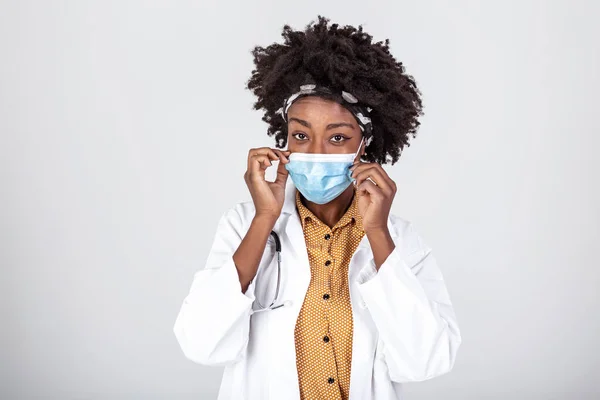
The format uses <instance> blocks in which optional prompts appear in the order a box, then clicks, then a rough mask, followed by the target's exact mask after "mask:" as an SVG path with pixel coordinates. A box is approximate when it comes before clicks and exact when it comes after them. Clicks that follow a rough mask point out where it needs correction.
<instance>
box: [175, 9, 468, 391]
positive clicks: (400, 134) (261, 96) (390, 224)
mask: <svg viewBox="0 0 600 400" xmlns="http://www.w3.org/2000/svg"><path fill="white" fill-rule="evenodd" d="M328 23H329V20H328V19H326V18H324V17H321V16H319V18H318V22H317V23H314V22H313V23H311V24H309V25H308V26H307V27H306V29H305V30H304V31H293V30H291V29H290V27H289V26H287V25H286V26H285V27H284V30H283V37H284V39H285V43H284V44H272V45H270V46H268V47H266V48H263V47H256V48H255V49H254V51H253V55H254V61H255V65H256V69H255V70H254V71H253V74H252V77H251V78H250V80H249V82H248V88H249V89H250V90H252V91H253V92H254V94H255V95H256V96H257V98H258V100H257V102H256V103H255V108H256V109H262V110H264V112H265V114H264V117H263V120H264V121H266V122H267V123H268V124H269V128H268V134H269V135H275V139H276V141H277V146H276V147H277V148H268V147H263V148H256V149H251V150H250V151H249V153H248V167H247V171H246V174H245V181H246V184H247V186H248V188H249V191H250V194H251V196H252V201H251V202H243V203H239V204H237V205H236V206H235V207H233V208H232V209H230V210H229V211H228V212H227V213H225V215H223V217H222V218H221V220H220V222H219V225H218V228H217V232H216V237H215V240H214V243H213V245H212V249H211V251H210V254H209V256H208V260H207V263H206V266H205V268H204V269H202V270H200V271H198V272H197V273H196V274H195V276H194V280H193V283H192V286H191V289H190V292H189V294H188V295H187V297H186V298H185V300H184V301H183V304H182V306H181V310H180V312H179V314H178V316H177V320H176V322H175V326H174V332H175V335H176V337H177V340H178V341H179V344H180V346H181V348H182V350H183V352H184V354H185V356H186V357H187V358H189V359H191V360H192V361H195V362H197V363H200V364H204V365H215V366H225V372H224V375H223V379H222V383H221V388H220V392H219V399H221V400H225V399H228V400H229V399H277V400H280V399H299V398H300V399H356V400H366V399H377V400H384V399H401V398H402V394H401V384H402V382H409V381H421V380H425V379H429V378H432V377H435V376H438V375H441V374H444V373H446V372H448V371H450V369H452V366H453V365H454V361H455V357H456V352H457V349H458V347H459V345H460V342H461V339H460V333H459V329H458V325H457V322H456V318H455V315H454V311H453V308H452V305H451V302H450V299H449V296H448V293H447V290H446V287H445V285H444V282H443V279H442V274H441V272H440V270H439V269H438V266H437V265H436V261H435V259H434V257H433V255H432V253H431V249H430V248H429V247H428V246H427V245H426V244H425V243H424V242H423V240H422V239H421V237H420V236H419V235H418V234H417V233H416V232H415V230H414V229H413V226H412V225H411V224H410V223H409V222H408V221H406V220H404V219H402V218H400V217H397V216H393V215H389V214H390V207H391V205H392V201H393V199H394V196H395V194H396V183H395V182H394V181H393V180H392V179H391V178H390V177H389V176H388V175H387V173H386V172H385V170H384V169H383V168H382V167H381V164H384V163H386V162H391V163H392V164H393V163H395V162H396V161H397V160H398V158H399V156H400V153H401V151H402V149H403V148H404V146H405V145H406V146H408V145H409V143H408V141H409V137H410V136H413V137H414V135H415V133H416V129H417V127H418V126H419V122H418V120H417V118H418V116H419V115H421V114H422V111H421V99H420V95H419V91H418V89H417V87H416V85H415V82H414V80H413V78H412V77H411V76H410V75H407V74H405V72H404V67H403V66H402V64H401V63H400V62H397V61H396V60H395V59H394V57H393V56H392V55H391V54H390V53H389V47H388V43H389V41H388V40H386V41H385V44H384V43H382V42H377V43H372V38H371V36H370V35H368V34H367V33H365V32H363V30H362V26H359V28H358V29H356V28H353V27H351V26H344V27H340V26H338V25H337V24H332V25H331V26H329V24H328ZM286 145H287V150H282V149H283V148H284V147H285V146H286ZM361 160H364V161H361ZM273 161H279V165H278V167H277V177H276V179H275V181H274V182H268V181H266V180H265V170H266V169H267V168H268V167H269V166H270V165H271V164H272V162H273ZM272 231H273V232H274V233H275V234H272V233H271V232H272ZM277 250H280V251H279V252H278V251H277ZM278 260H279V261H280V263H278Z"/></svg>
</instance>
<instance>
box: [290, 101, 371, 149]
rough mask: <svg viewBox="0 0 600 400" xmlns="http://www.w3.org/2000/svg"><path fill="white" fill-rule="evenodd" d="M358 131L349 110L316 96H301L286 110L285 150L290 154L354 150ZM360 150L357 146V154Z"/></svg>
mask: <svg viewBox="0 0 600 400" xmlns="http://www.w3.org/2000/svg"><path fill="white" fill-rule="evenodd" d="M361 139H362V132H361V130H360V127H359V126H358V123H357V122H356V119H355V118H354V116H353V115H352V113H351V112H350V111H348V110H347V109H346V108H345V107H344V106H342V105H341V104H339V103H337V102H335V101H331V100H326V99H323V98H321V97H317V96H305V97H302V98H300V99H298V100H296V101H295V102H294V104H292V105H291V107H290V108H289V110H288V150H290V151H291V152H292V153H294V152H299V153H319V154H341V153H346V154H348V153H356V150H357V149H358V146H359V145H360V141H361ZM363 152H364V146H361V151H360V153H359V154H362V153H363Z"/></svg>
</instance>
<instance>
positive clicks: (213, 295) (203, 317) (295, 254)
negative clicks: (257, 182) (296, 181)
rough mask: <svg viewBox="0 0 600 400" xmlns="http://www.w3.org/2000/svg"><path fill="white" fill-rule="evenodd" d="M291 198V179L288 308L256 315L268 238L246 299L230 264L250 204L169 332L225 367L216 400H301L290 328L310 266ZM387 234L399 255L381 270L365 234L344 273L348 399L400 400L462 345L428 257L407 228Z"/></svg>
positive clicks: (195, 356)
mask: <svg viewBox="0 0 600 400" xmlns="http://www.w3.org/2000/svg"><path fill="white" fill-rule="evenodd" d="M295 190H296V189H295V187H294V185H293V183H292V181H291V179H289V178H288V182H287V185H286V195H285V202H284V206H283V209H282V213H281V215H280V217H279V219H278V220H277V222H276V224H275V226H274V228H273V229H274V230H275V232H277V233H278V234H279V237H280V239H281V248H282V249H281V268H282V273H281V283H280V285H281V286H280V295H279V299H280V301H286V304H287V305H286V306H284V307H281V308H278V309H275V310H272V311H266V312H258V313H254V314H253V313H252V310H253V309H255V308H257V307H258V306H257V304H256V302H255V298H256V297H258V299H259V300H260V301H261V303H262V304H267V305H268V304H269V303H270V300H271V299H272V297H273V296H274V292H275V284H276V270H277V262H276V257H274V254H275V248H274V242H273V241H272V240H271V238H270V239H269V242H268V243H267V246H266V248H265V251H264V254H263V257H262V259H261V262H260V264H259V268H258V272H257V275H256V277H255V279H254V280H253V281H252V283H251V284H250V286H249V288H248V290H247V291H246V293H242V291H241V286H240V282H239V279H238V274H237V271H236V268H235V265H234V262H233V258H232V256H233V253H234V252H235V251H236V249H237V248H238V246H239V244H240V242H241V241H242V239H243V238H244V235H245V233H246V232H247V231H248V229H249V226H250V223H251V221H252V218H253V216H254V214H255V209H254V205H253V203H252V202H251V201H249V202H243V203H239V204H237V205H236V206H235V207H233V208H232V209H230V210H229V211H228V212H226V213H225V214H224V215H223V216H222V217H221V220H220V222H219V225H218V228H217V232H216V237H215V239H214V242H213V245H212V248H211V250H210V254H209V256H208V260H207V262H206V266H205V268H204V269H202V270H199V271H198V272H196V274H195V275H194V279H193V282H192V285H191V289H190V291H189V294H188V295H187V296H186V297H185V299H184V300H183V304H182V306H181V309H180V311H179V314H178V315H177V319H176V321H175V325H174V328H173V329H174V332H175V336H176V338H177V340H178V342H179V345H180V346H181V349H182V350H183V353H184V354H185V356H186V357H187V358H188V359H190V360H192V361H194V362H196V363H199V364H203V365H214V366H225V371H224V373H223V378H222V381H221V386H220V391H219V397H218V400H242V399H248V400H268V399H272V400H285V399H299V398H300V396H299V388H298V375H297V370H296V353H295V346H294V327H295V324H296V319H297V317H298V313H299V311H300V307H301V306H302V303H303V301H304V297H305V295H306V291H307V288H308V285H309V281H310V266H309V261H308V254H307V250H306V244H305V241H304V235H303V232H302V226H301V224H300V218H299V216H298V213H297V211H296V209H295ZM388 227H389V230H390V233H391V235H392V239H393V241H394V243H395V245H396V248H395V249H394V250H393V252H392V253H391V254H390V255H389V257H388V258H387V259H386V260H385V262H384V263H383V265H381V267H380V269H379V271H377V270H376V269H375V263H374V261H373V253H372V251H371V247H370V245H369V241H368V239H367V236H366V235H365V236H364V237H363V239H362V241H361V242H360V244H359V246H358V248H357V250H356V251H355V253H354V255H353V257H352V259H351V261H350V265H349V270H348V282H349V287H350V298H351V302H352V315H353V321H354V331H353V332H354V333H353V341H352V365H351V380H350V400H370V399H373V400H388V399H389V400H396V399H402V398H403V396H402V382H410V381H422V380H425V379H430V378H433V377H436V376H439V375H441V374H444V373H446V372H448V371H450V370H451V369H452V367H453V365H454V361H455V358H456V353H457V350H458V348H459V345H460V343H461V337H460V332H459V328H458V325H457V321H456V317H455V314H454V310H453V308H452V304H451V302H450V298H449V296H448V292H447V290H446V287H445V285H444V281H443V277H442V274H441V272H440V270H439V268H438V266H437V264H436V261H435V259H434V257H433V255H432V253H431V249H430V248H429V247H428V246H427V245H425V244H424V242H423V241H422V239H421V237H420V236H419V235H418V234H417V233H416V232H415V230H414V229H413V227H412V225H411V224H410V222H408V221H406V220H404V219H402V218H399V217H396V216H393V215H391V216H390V218H389V219H388ZM315 343H316V342H315ZM327 378H328V377H327V376H324V377H323V379H327ZM311 400H312V399H311Z"/></svg>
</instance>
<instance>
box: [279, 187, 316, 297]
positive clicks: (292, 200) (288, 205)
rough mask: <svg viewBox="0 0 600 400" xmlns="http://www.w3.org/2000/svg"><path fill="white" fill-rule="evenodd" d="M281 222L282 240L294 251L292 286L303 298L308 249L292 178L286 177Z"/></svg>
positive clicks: (306, 287)
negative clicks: (282, 225) (297, 208)
mask: <svg viewBox="0 0 600 400" xmlns="http://www.w3.org/2000/svg"><path fill="white" fill-rule="evenodd" d="M282 218H283V221H282V224H284V225H285V226H284V227H283V229H284V230H285V237H284V238H282V240H284V241H286V240H287V241H288V243H287V244H288V246H287V247H288V248H291V249H292V250H293V252H294V257H293V260H294V263H293V264H294V271H290V273H292V274H293V275H294V277H295V281H294V285H292V286H293V288H294V289H296V290H298V293H296V295H297V296H299V297H298V298H301V299H304V296H305V294H306V291H307V290H308V285H309V283H310V265H309V260H308V250H307V249H306V242H305V240H304V232H303V231H302V224H301V223H300V216H299V215H298V211H297V210H296V187H295V186H294V183H293V182H292V179H291V178H289V177H288V180H287V182H286V188H285V200H284V204H283V209H282Z"/></svg>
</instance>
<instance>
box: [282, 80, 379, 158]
mask: <svg viewBox="0 0 600 400" xmlns="http://www.w3.org/2000/svg"><path fill="white" fill-rule="evenodd" d="M321 94H322V95H326V96H327V97H333V98H335V100H336V101H337V102H338V103H340V104H342V105H343V106H344V107H346V108H347V109H348V110H349V111H350V112H351V113H352V114H353V115H354V117H355V118H356V121H357V122H358V126H359V127H360V130H361V131H362V133H363V135H364V136H365V138H367V142H366V146H368V145H369V143H371V140H372V139H373V137H372V132H373V124H372V123H371V118H369V117H368V115H369V113H370V112H371V111H372V108H371V107H365V106H362V105H360V104H359V103H358V99H357V98H356V97H354V95H352V94H351V93H348V92H344V91H342V93H341V95H334V93H333V92H332V91H331V89H329V88H327V87H325V86H317V85H314V84H306V85H302V86H300V91H298V92H296V93H294V94H292V95H291V96H290V97H288V98H287V99H286V100H285V101H284V102H283V107H281V108H280V109H279V110H277V112H276V113H277V114H281V117H282V118H283V120H284V121H286V122H287V113H288V110H289V108H290V107H291V105H292V103H294V101H296V100H298V99H299V98H301V97H304V96H310V95H321Z"/></svg>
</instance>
